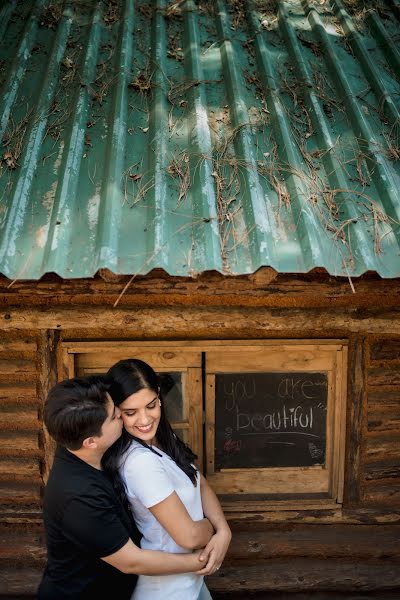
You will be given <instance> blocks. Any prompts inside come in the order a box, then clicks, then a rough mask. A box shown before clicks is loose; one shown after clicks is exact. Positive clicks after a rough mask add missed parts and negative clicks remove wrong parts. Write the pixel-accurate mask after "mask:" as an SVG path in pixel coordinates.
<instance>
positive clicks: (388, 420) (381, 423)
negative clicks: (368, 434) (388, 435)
mask: <svg viewBox="0 0 400 600" xmlns="http://www.w3.org/2000/svg"><path fill="white" fill-rule="evenodd" d="M368 431H382V432H383V431H387V432H389V431H393V432H395V431H398V432H400V406H399V408H398V409H397V410H393V409H391V408H390V409H388V410H382V409H381V410H376V409H373V408H371V409H369V410H368ZM399 453H400V450H399Z"/></svg>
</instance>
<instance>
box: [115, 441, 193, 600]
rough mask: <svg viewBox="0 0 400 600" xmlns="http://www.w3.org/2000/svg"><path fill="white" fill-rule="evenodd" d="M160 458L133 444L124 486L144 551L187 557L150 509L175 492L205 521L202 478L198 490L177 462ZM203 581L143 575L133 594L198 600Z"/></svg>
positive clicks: (138, 599)
mask: <svg viewBox="0 0 400 600" xmlns="http://www.w3.org/2000/svg"><path fill="white" fill-rule="evenodd" d="M157 452H158V453H159V454H160V455H161V456H157V455H156V454H154V453H153V452H152V451H151V450H149V449H148V448H145V447H144V446H142V445H141V444H139V443H138V442H135V441H133V442H132V444H131V446H130V447H129V449H128V451H127V452H126V454H125V455H124V457H123V459H122V461H121V467H120V472H121V476H122V479H123V481H124V483H125V486H126V490H127V494H128V498H129V502H130V503H131V506H132V513H133V516H134V518H135V521H136V524H137V526H138V528H139V530H140V532H141V533H142V535H143V538H142V540H141V544H140V545H141V547H142V548H143V549H145V550H161V551H163V552H174V553H188V552H190V551H189V550H187V549H185V548H182V547H181V546H178V544H176V542H175V541H174V540H173V538H172V537H171V536H170V535H169V534H168V533H167V531H166V530H165V529H164V528H163V527H162V525H160V523H159V522H158V521H157V519H156V518H155V517H154V516H153V515H152V513H151V512H150V510H149V508H150V507H151V506H154V505H156V504H158V503H159V502H161V501H162V500H165V499H166V498H168V496H170V495H171V494H172V492H176V493H177V495H178V496H179V498H180V499H181V501H182V503H183V504H184V505H185V507H186V510H187V511H188V513H189V515H190V516H191V518H192V519H193V521H199V520H200V519H202V518H203V517H204V515H203V508H202V504H201V494H200V478H199V476H198V477H197V486H196V487H195V486H194V485H193V483H192V482H191V481H190V479H189V477H188V476H187V475H185V473H184V472H183V471H182V469H180V468H179V467H178V466H177V465H176V464H175V462H174V461H173V460H172V459H171V458H170V457H169V456H168V454H165V452H163V451H162V450H159V449H158V448H157ZM202 584H203V577H199V576H198V575H195V574H193V573H183V574H181V575H163V576H148V575H140V576H139V580H138V583H137V586H136V588H135V591H134V593H133V596H132V599H134V600H168V598H171V600H197V598H198V596H199V593H200V588H201V586H202Z"/></svg>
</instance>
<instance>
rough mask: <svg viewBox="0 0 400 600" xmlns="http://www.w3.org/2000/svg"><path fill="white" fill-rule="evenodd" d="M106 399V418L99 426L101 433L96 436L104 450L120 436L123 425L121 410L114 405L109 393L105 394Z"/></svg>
mask: <svg viewBox="0 0 400 600" xmlns="http://www.w3.org/2000/svg"><path fill="white" fill-rule="evenodd" d="M107 399H108V403H107V418H106V420H105V421H104V423H103V425H102V427H101V435H100V436H99V437H97V438H96V440H97V443H98V445H99V446H100V447H101V448H103V450H104V452H105V451H106V450H107V449H108V448H109V447H110V446H112V445H113V443H114V442H116V441H117V439H118V438H119V437H120V436H121V433H122V425H123V424H122V420H121V411H120V410H119V408H117V407H116V406H115V405H114V402H113V401H112V400H111V396H110V395H109V394H107Z"/></svg>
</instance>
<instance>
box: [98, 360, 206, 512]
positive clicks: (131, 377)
mask: <svg viewBox="0 0 400 600" xmlns="http://www.w3.org/2000/svg"><path fill="white" fill-rule="evenodd" d="M107 383H108V384H109V386H110V387H109V390H108V392H109V394H110V396H111V398H112V399H113V402H114V404H115V406H119V405H120V404H122V402H124V400H126V399H127V398H128V397H129V396H131V395H132V394H136V392H140V390H143V389H148V390H151V391H153V392H154V393H155V394H157V393H158V396H159V398H160V400H161V417H160V422H159V424H158V428H157V432H156V438H157V442H158V443H159V444H160V446H161V448H162V449H163V451H164V452H166V454H168V455H169V456H170V457H171V458H172V460H174V461H175V463H176V464H177V465H178V467H179V468H180V469H182V471H183V472H184V473H185V474H186V475H187V476H188V477H189V479H190V481H191V482H192V483H193V485H194V486H196V485H197V479H196V476H197V469H196V468H195V467H194V466H193V465H192V463H193V462H194V460H195V459H196V458H197V456H196V454H194V453H193V452H192V450H191V449H190V448H189V446H187V445H186V444H185V443H184V442H183V441H182V440H181V439H179V437H178V436H177V435H176V434H175V433H174V432H173V430H172V427H171V425H170V424H169V422H168V419H167V417H166V415H165V410H164V402H163V399H162V398H161V395H160V391H159V390H160V385H159V381H158V377H157V374H156V373H155V372H154V370H153V369H152V368H151V367H150V365H148V364H147V363H145V362H144V361H142V360H139V359H137V358H128V359H126V360H120V361H119V362H117V363H116V364H115V365H114V366H112V367H111V369H110V370H109V371H108V373H107ZM132 440H136V441H137V442H139V444H141V445H142V446H145V447H146V448H149V450H151V451H152V452H155V453H156V454H158V452H157V450H156V449H154V448H151V447H150V446H149V445H148V444H146V442H144V441H143V440H140V439H139V438H137V437H135V436H133V435H131V434H130V433H128V432H127V431H126V429H123V430H122V435H121V437H120V438H119V440H117V441H116V442H115V444H113V445H112V446H111V448H109V449H108V450H107V452H106V453H105V454H104V457H103V461H102V462H103V467H104V469H105V471H106V472H107V473H108V474H109V475H110V476H111V478H112V481H113V484H114V488H115V490H116V492H117V494H118V496H119V498H120V500H121V501H122V502H123V504H124V506H125V507H128V506H129V502H128V500H127V497H126V490H125V486H124V483H123V481H122V479H121V476H120V474H119V467H120V466H121V461H122V457H123V455H124V453H125V452H126V450H127V449H128V448H129V446H130V444H131V442H132Z"/></svg>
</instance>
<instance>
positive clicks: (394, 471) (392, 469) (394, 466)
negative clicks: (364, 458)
mask: <svg viewBox="0 0 400 600" xmlns="http://www.w3.org/2000/svg"><path fill="white" fill-rule="evenodd" d="M364 471H365V479H366V481H368V480H371V481H372V480H375V479H387V478H389V477H394V478H396V477H399V481H400V456H396V457H395V458H386V459H384V460H381V461H377V462H374V463H370V464H366V465H365V469H364Z"/></svg>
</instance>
